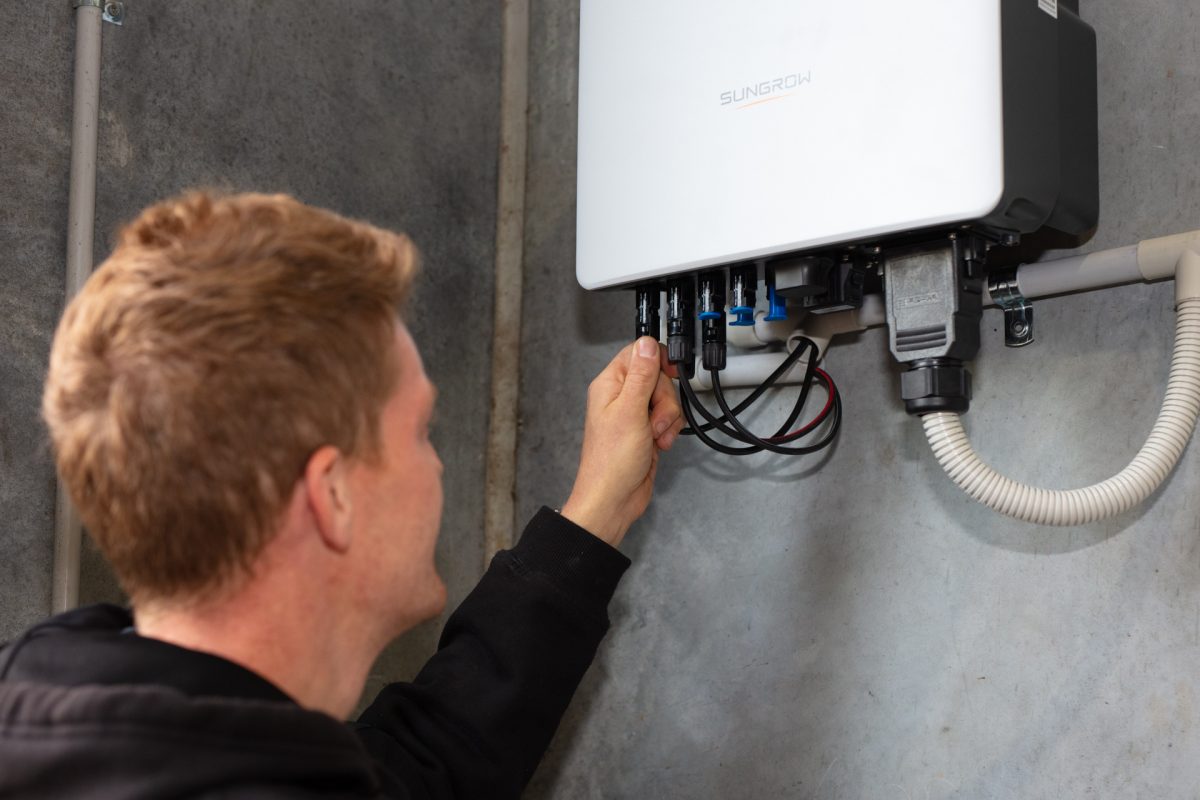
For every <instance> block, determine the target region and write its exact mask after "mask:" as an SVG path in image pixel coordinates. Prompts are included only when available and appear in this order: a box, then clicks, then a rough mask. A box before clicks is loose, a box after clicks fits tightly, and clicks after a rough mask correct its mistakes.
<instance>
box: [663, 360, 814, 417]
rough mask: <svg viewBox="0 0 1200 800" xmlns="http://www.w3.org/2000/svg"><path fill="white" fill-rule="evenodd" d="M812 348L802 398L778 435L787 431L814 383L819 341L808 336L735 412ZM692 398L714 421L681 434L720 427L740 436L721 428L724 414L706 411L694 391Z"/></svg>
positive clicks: (737, 412) (751, 402)
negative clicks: (714, 414)
mask: <svg viewBox="0 0 1200 800" xmlns="http://www.w3.org/2000/svg"><path fill="white" fill-rule="evenodd" d="M810 350H811V356H810V357H809V360H808V369H806V370H805V373H804V379H803V380H802V382H801V383H802V388H801V390H800V398H799V400H798V402H797V404H796V406H795V407H794V408H793V410H792V414H791V415H790V416H789V417H788V421H787V422H785V423H784V424H783V426H782V427H781V428H780V429H779V431H778V432H777V433H776V435H777V436H778V435H780V434H783V433H784V432H785V431H787V429H788V428H789V427H791V426H792V424H793V423H794V422H795V421H796V418H797V417H799V416H800V412H801V411H802V410H803V408H804V403H805V401H806V400H807V399H808V391H809V388H810V387H811V385H812V376H813V370H814V369H815V368H816V355H817V343H816V342H814V341H813V340H812V339H809V338H807V337H801V338H800V341H799V342H798V343H797V345H796V349H795V350H793V351H792V352H790V353H788V355H787V357H786V358H784V359H783V362H782V363H781V364H780V365H779V366H778V367H776V368H775V371H774V372H772V373H771V374H770V375H768V376H767V379H766V380H765V381H763V382H762V383H761V384H759V385H758V388H756V389H755V390H754V391H753V392H751V393H750V394H749V395H747V396H746V398H745V399H744V400H742V401H741V402H740V403H738V404H737V405H736V406H734V407H733V413H735V414H741V413H742V412H744V411H745V410H746V409H747V408H749V407H750V406H751V405H752V404H753V403H754V401H755V400H757V399H758V398H760V397H762V395H763V393H764V392H766V391H767V389H770V388H771V387H772V386H774V385H775V383H776V382H777V381H778V380H779V379H780V378H782V377H783V376H784V375H785V374H786V373H787V372H788V370H790V369H791V368H792V367H793V366H794V365H795V363H796V362H797V361H799V360H800V357H801V356H803V355H804V353H805V352H807V351H810ZM691 400H692V402H693V403H695V404H696V406H697V407H698V408H699V409H700V411H701V413H702V414H703V416H704V417H705V419H708V420H712V421H710V422H709V423H707V424H705V425H702V426H700V427H699V428H696V427H695V426H692V427H688V428H684V429H683V430H681V431H680V435H682V436H694V435H696V431H697V430H700V431H710V430H712V429H713V428H718V429H720V430H721V432H722V433H724V434H726V435H728V436H731V437H733V438H738V437H737V435H736V434H735V433H732V432H731V431H729V430H728V429H722V428H720V425H721V423H723V422H725V417H724V416H721V417H716V418H715V419H714V417H713V415H711V414H707V413H704V412H705V411H706V409H705V408H704V406H703V405H701V404H700V403H699V402H698V401H697V400H696V396H695V394H694V393H693V394H692V398H691Z"/></svg>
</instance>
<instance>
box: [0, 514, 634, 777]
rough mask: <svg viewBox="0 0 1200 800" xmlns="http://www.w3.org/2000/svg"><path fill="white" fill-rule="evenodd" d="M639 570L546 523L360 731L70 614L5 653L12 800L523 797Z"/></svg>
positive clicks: (4, 742) (4, 758)
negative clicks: (617, 598)
mask: <svg viewBox="0 0 1200 800" xmlns="http://www.w3.org/2000/svg"><path fill="white" fill-rule="evenodd" d="M628 565H629V561H628V559H626V558H625V557H624V556H622V555H621V554H620V553H618V552H617V551H616V550H614V549H613V548H611V547H609V546H608V545H607V544H605V543H603V542H601V541H600V540H599V539H596V538H595V537H593V536H591V535H590V534H588V533H587V532H585V531H583V530H581V529H580V528H577V527H575V526H574V525H572V524H571V523H570V522H568V521H566V520H564V519H563V518H562V517H560V516H559V515H557V514H555V513H554V512H553V511H550V510H548V509H542V510H541V511H540V512H539V513H538V514H537V515H536V516H535V517H534V518H533V520H532V521H531V522H530V523H529V525H528V527H527V528H526V529H525V533H524V535H523V536H522V537H521V541H520V544H518V545H517V546H516V547H515V548H513V549H512V550H511V551H506V552H502V553H500V554H499V555H497V556H496V558H495V559H494V560H493V561H492V564H491V567H490V568H489V569H488V571H487V573H486V574H485V575H484V577H483V579H482V580H481V581H480V582H479V585H478V586H477V587H476V588H475V590H474V591H472V592H471V594H470V595H468V597H467V598H466V600H464V601H463V603H462V605H461V606H460V607H459V608H458V609H457V610H456V611H455V612H454V614H453V615H451V617H450V619H449V621H448V622H447V623H446V629H445V631H444V632H443V634H442V638H441V640H440V642H439V645H438V651H437V653H436V654H435V655H434V656H433V658H432V659H430V661H429V663H428V664H426V665H425V667H424V669H422V670H421V672H420V674H419V675H418V676H417V678H416V680H415V681H413V682H412V683H411V684H408V683H396V684H392V685H391V686H388V687H387V688H385V689H384V690H383V691H382V692H380V693H379V697H378V698H377V699H376V700H375V702H374V703H372V705H371V706H370V707H369V708H368V709H367V710H366V712H365V713H364V714H363V715H362V717H361V718H360V719H359V720H358V722H357V723H352V724H350V725H349V726H347V725H345V724H343V723H340V722H338V721H336V720H334V719H333V718H331V717H329V716H326V715H324V714H321V713H319V712H315V711H307V710H305V709H303V708H300V707H299V706H298V705H296V704H295V703H294V702H292V701H291V700H290V699H289V698H288V697H287V696H286V695H285V694H283V692H281V691H280V690H279V689H277V688H276V687H275V686H273V685H272V684H270V683H269V682H267V681H266V680H265V679H263V678H261V677H259V676H258V675H255V674H254V673H252V672H250V671H248V670H246V669H243V668H242V667H240V666H238V665H236V664H233V663H231V662H229V661H226V660H224V659H221V658H218V657H216V656H211V655H206V654H203V653H198V652H195V651H191V650H186V649H184V648H180V647H176V646H174V645H170V644H167V643H165V642H161V641H157V640H153V639H147V638H144V637H141V636H138V635H137V634H136V633H135V632H133V630H132V628H131V627H130V626H131V625H132V619H131V617H130V615H129V613H128V612H127V611H126V610H124V609H121V608H118V607H116V606H92V607H89V608H83V609H79V610H76V611H72V612H68V613H66V614H62V615H60V616H57V617H54V618H53V619H50V620H48V621H47V622H44V623H42V624H40V625H37V626H35V627H34V628H31V629H30V630H29V631H27V632H26V633H25V634H24V635H22V636H21V637H20V638H19V639H17V640H15V641H14V642H12V643H10V644H9V645H8V646H7V647H5V648H4V649H2V650H0V797H2V798H8V797H22V798H24V797H64V798H97V799H98V798H104V799H105V800H108V798H184V797H189V798H190V797H222V798H250V797H255V798H299V797H391V798H512V797H517V796H518V795H519V794H520V792H521V790H522V788H524V786H525V784H526V783H527V782H528V781H529V778H530V776H531V775H532V774H533V770H534V768H535V767H536V766H537V763H538V760H539V759H540V758H541V756H542V753H543V752H544V751H545V749H546V747H547V745H548V744H549V742H550V737H551V736H552V735H553V733H554V730H555V728H556V727H557V725H558V722H559V719H560V717H561V716H562V714H563V711H564V710H565V709H566V707H567V703H568V702H569V700H570V698H571V695H572V694H573V693H574V691H575V688H576V686H577V685H578V684H579V681H580V679H581V678H582V676H583V673H584V671H585V670H586V669H587V667H588V665H589V664H590V663H591V660H592V657H593V656H594V654H595V651H596V647H597V646H598V645H599V643H600V640H601V638H602V637H603V636H604V633H605V631H606V630H607V628H608V616H607V613H606V611H605V609H606V607H607V605H608V602H609V600H610V599H611V597H612V593H613V591H614V590H615V588H616V584H617V581H618V580H619V579H620V577H621V575H622V573H623V572H624V571H625V569H626V568H627V567H628Z"/></svg>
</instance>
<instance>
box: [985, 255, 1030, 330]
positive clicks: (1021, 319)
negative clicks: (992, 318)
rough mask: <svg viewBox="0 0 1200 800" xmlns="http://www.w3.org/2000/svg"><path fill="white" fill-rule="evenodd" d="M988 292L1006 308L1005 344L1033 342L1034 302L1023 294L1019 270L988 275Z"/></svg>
mask: <svg viewBox="0 0 1200 800" xmlns="http://www.w3.org/2000/svg"><path fill="white" fill-rule="evenodd" d="M988 294H990V295H991V298H992V302H993V303H995V304H996V305H997V306H999V307H1000V308H1002V309H1003V310H1004V345H1005V346H1006V347H1024V346H1025V345H1027V344H1033V304H1032V303H1030V302H1029V301H1028V300H1027V299H1025V295H1023V294H1021V287H1020V286H1018V285H1017V270H1016V268H1015V267H1014V268H1013V269H1007V270H1002V271H999V272H995V273H992V274H991V275H989V276H988Z"/></svg>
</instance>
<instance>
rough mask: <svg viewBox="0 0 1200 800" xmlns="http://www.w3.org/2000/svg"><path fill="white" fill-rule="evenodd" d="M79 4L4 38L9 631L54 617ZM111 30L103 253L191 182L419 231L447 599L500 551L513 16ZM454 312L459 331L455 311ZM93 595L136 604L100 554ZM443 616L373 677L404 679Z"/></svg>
mask: <svg viewBox="0 0 1200 800" xmlns="http://www.w3.org/2000/svg"><path fill="white" fill-rule="evenodd" d="M70 6H71V4H70V2H69V0H61V2H52V3H51V2H45V3H42V2H38V3H32V4H29V5H28V6H27V7H24V8H23V10H22V13H21V15H20V18H19V19H18V20H15V21H14V20H10V21H9V23H8V24H6V25H5V26H4V27H3V29H0V63H3V65H4V66H5V69H6V72H7V74H8V75H9V76H19V80H10V81H6V82H5V84H4V88H3V89H0V107H3V108H4V114H3V116H2V117H0V146H2V148H3V150H2V151H0V154H2V155H3V157H2V158H0V196H2V202H0V253H3V255H2V256H0V271H2V272H0V274H2V275H3V284H4V291H3V292H0V382H2V386H3V389H2V394H0V403H2V406H0V409H2V412H3V416H2V417H0V518H2V519H3V521H4V522H3V525H4V528H3V533H2V535H0V639H3V638H6V637H8V636H11V635H13V634H14V633H16V632H17V631H18V630H20V629H21V628H22V627H24V626H25V625H27V624H28V623H29V622H31V621H33V620H36V619H38V618H40V617H42V616H44V615H45V614H46V613H48V611H49V586H50V561H51V557H52V544H51V538H52V525H53V502H54V494H53V492H54V482H53V470H52V465H51V462H50V459H49V457H48V448H47V447H46V444H45V434H44V432H43V429H42V427H41V426H40V424H39V423H38V421H37V405H38V398H39V395H40V391H41V381H42V375H43V374H44V369H45V362H46V358H47V353H48V351H49V341H50V337H51V335H52V332H53V326H54V324H55V322H56V320H57V317H58V314H59V313H60V312H61V307H62V301H63V252H64V250H65V236H66V233H65V230H66V216H67V210H66V196H67V175H68V165H69V158H70V155H69V144H70V117H71V74H72V64H73V62H72V58H73V47H74V23H73V19H72V17H71V13H72V12H71V10H70ZM126 8H127V11H128V14H127V19H126V22H125V26H124V27H122V28H115V27H112V26H107V25H106V26H105V29H104V57H103V90H102V96H101V117H100V120H101V125H100V135H99V141H100V153H101V156H100V164H99V170H98V189H97V198H96V199H97V216H98V220H97V229H96V230H97V236H96V258H97V263H99V260H100V259H102V258H103V257H104V255H105V254H106V253H107V252H108V250H109V248H110V246H111V243H112V241H113V235H114V233H115V231H116V229H117V227H118V226H119V225H120V223H121V221H122V220H125V219H128V218H129V217H131V216H133V215H134V214H136V213H137V211H138V210H139V209H140V208H142V207H143V206H145V205H147V204H149V203H151V202H153V201H155V200H157V199H160V198H163V197H165V196H168V195H171V194H173V193H176V192H178V191H180V190H183V189H185V188H189V187H196V186H201V187H216V188H223V189H238V190H248V189H254V190H262V191H283V192H289V193H292V194H294V195H296V196H297V197H299V198H300V199H302V200H305V201H307V202H310V203H313V204H316V205H320V206H326V207H328V208H331V209H334V210H336V211H338V212H341V213H344V214H347V215H351V216H355V217H361V218H365V219H367V220H369V221H371V222H373V223H376V224H378V225H381V226H384V227H388V228H393V229H396V230H403V231H406V232H408V233H409V234H410V235H411V236H412V237H413V239H414V240H415V241H416V242H417V244H418V245H419V246H420V248H421V250H422V252H423V261H424V274H423V276H422V278H421V279H420V282H419V287H418V289H417V292H416V296H415V298H414V301H413V303H412V306H411V308H410V313H409V315H408V322H409V325H410V327H411V329H412V331H413V334H414V337H415V338H416V340H417V343H418V345H419V346H420V348H421V350H422V352H423V354H424V358H425V362H426V368H427V370H428V372H429V373H430V375H431V377H432V378H433V379H434V381H435V382H436V383H437V384H438V385H439V387H440V389H441V399H440V401H439V404H440V410H439V416H440V418H441V419H442V420H445V421H446V422H447V424H443V425H442V426H440V427H439V428H438V429H437V430H436V432H435V438H436V442H437V445H438V448H439V450H440V452H441V454H442V457H443V460H444V461H445V462H446V473H445V482H446V514H445V523H444V526H443V537H442V541H441V545H440V547H439V551H438V564H439V568H440V570H441V572H442V575H443V576H444V577H445V578H446V579H447V584H448V586H449V590H450V599H451V603H452V604H453V603H455V602H456V601H457V600H458V599H461V597H462V596H463V595H464V594H465V593H466V592H467V591H469V589H470V588H471V587H472V586H473V585H474V583H475V581H476V580H477V578H478V576H479V574H480V566H481V562H482V534H481V528H482V485H483V452H484V442H485V438H486V430H487V412H488V398H487V394H486V392H480V391H479V387H480V386H481V385H483V386H486V385H487V382H488V379H489V356H490V353H489V350H488V348H487V346H486V342H488V341H489V338H490V331H491V303H492V299H491V298H492V288H493V285H492V281H491V277H490V276H491V274H492V263H493V258H494V253H493V251H494V244H493V238H494V230H495V229H494V221H495V214H496V152H497V148H498V128H499V71H500V18H499V15H498V13H497V12H496V9H495V8H494V6H493V4H491V3H487V2H482V0H451V2H438V3H432V2H394V3H380V2H373V1H369V0H353V1H352V2H339V3H337V4H336V9H335V8H334V6H333V5H330V4H328V3H323V4H314V3H295V2H289V0H269V1H263V2H254V3H250V2H233V3H221V4H218V6H216V7H208V6H199V5H196V4H192V3H178V2H171V1H170V0H127V2H126ZM451 320H452V321H453V324H452V325H448V324H447V322H449V321H451ZM86 556H87V557H86V559H85V569H84V576H83V587H82V592H81V594H82V595H83V596H82V600H83V601H84V602H87V601H91V600H97V599H109V598H115V597H117V596H118V594H117V590H116V589H115V586H114V584H113V582H112V579H111V577H110V576H109V575H108V573H107V570H106V569H105V568H104V566H103V564H102V562H100V561H99V560H98V558H96V556H95V554H94V552H92V551H91V550H90V549H89V550H88V551H86ZM439 629H440V622H434V623H430V624H427V625H425V626H423V627H421V628H420V629H418V630H416V631H414V632H412V633H411V634H409V635H408V636H407V637H405V639H403V640H402V641H400V642H399V643H398V644H397V646H396V647H394V648H392V649H391V650H390V651H389V652H388V654H386V655H385V657H384V658H382V659H381V660H380V661H379V662H378V663H377V665H376V668H375V671H374V672H373V674H372V677H371V683H370V684H369V685H368V691H369V692H370V691H372V689H374V688H378V686H379V685H380V684H381V683H382V682H383V681H384V680H385V679H396V678H400V677H408V676H411V674H412V673H413V672H414V671H415V669H416V668H417V667H419V665H420V664H421V663H422V662H423V661H424V659H425V658H426V657H427V656H428V654H429V653H430V652H432V650H433V647H434V643H435V640H436V634H437V631H438V630H439Z"/></svg>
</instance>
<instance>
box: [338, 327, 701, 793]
mask: <svg viewBox="0 0 1200 800" xmlns="http://www.w3.org/2000/svg"><path fill="white" fill-rule="evenodd" d="M643 342H644V343H647V345H649V346H647V347H646V349H645V350H641V351H639V350H638V349H637V347H636V344H640V343H643ZM636 344H635V345H630V346H629V347H627V348H625V349H624V350H623V351H621V353H619V354H618V355H617V357H616V358H615V359H614V360H613V362H612V363H611V364H609V366H608V367H607V368H606V369H605V370H604V371H603V372H602V373H601V374H600V375H599V376H598V377H597V378H596V380H595V381H593V382H592V385H591V387H590V388H589V391H588V414H587V424H586V428H585V432H584V445H583V453H582V455H581V459H580V468H579V473H578V476H577V478H576V481H575V486H574V488H573V489H572V492H571V498H570V500H568V502H567V505H566V506H564V508H563V513H562V514H561V515H560V514H557V513H555V512H553V511H550V510H549V509H545V508H543V509H542V510H541V511H539V512H538V514H537V515H536V516H535V517H534V518H533V520H532V521H531V522H530V523H529V525H528V526H527V527H526V529H525V532H524V534H523V535H522V537H521V540H520V542H519V543H518V544H517V546H516V547H515V548H513V549H512V550H510V551H505V552H501V553H499V554H498V555H497V556H496V558H495V559H494V560H493V561H492V564H491V566H490V567H489V569H488V571H487V573H486V574H485V575H484V577H483V579H482V580H481V581H480V583H479V585H478V586H477V587H476V588H475V589H474V591H472V592H471V594H470V595H468V597H467V598H466V600H465V601H463V604H462V605H461V606H459V608H458V609H457V610H456V611H455V612H454V614H453V615H451V617H450V620H449V621H448V622H447V625H446V629H445V631H444V633H443V634H442V638H441V641H440V642H439V646H438V652H437V653H436V654H435V655H434V657H433V658H432V659H431V660H430V661H429V663H428V664H426V666H425V668H424V669H422V671H421V673H420V674H419V675H418V676H417V679H416V680H415V681H414V682H413V683H412V684H393V685H391V686H389V687H387V688H386V689H384V690H383V691H382V692H380V694H379V697H378V698H377V699H376V700H375V702H374V703H373V704H372V705H371V707H370V708H368V709H367V711H366V712H365V713H364V714H363V716H362V717H361V719H360V720H359V722H358V724H357V725H356V729H357V731H358V733H359V735H360V737H361V738H362V740H363V741H364V743H365V744H366V746H367V748H368V749H369V750H370V751H371V752H372V754H373V755H374V756H375V757H376V758H377V759H378V760H379V761H380V762H381V763H382V764H383V765H384V766H385V767H386V768H387V769H388V771H389V772H390V773H391V776H385V781H386V780H387V778H389V777H395V779H396V780H397V781H398V782H399V785H397V786H395V787H394V790H395V791H405V792H407V793H408V794H409V795H410V796H412V797H434V798H442V797H444V798H451V797H454V798H467V797H470V798H474V797H487V798H515V797H517V796H518V795H519V794H520V792H521V790H522V789H523V788H524V787H525V784H526V783H527V782H528V781H529V778H530V777H531V776H532V774H533V771H534V769H535V768H536V766H537V763H538V761H539V760H540V759H541V756H542V754H543V753H544V752H545V749H546V747H547V745H548V744H549V742H550V739H551V737H552V736H553V734H554V731H555V729H556V728H557V727H558V723H559V720H560V719H561V717H562V714H563V712H564V711H565V710H566V707H567V704H568V702H569V701H570V698H571V696H572V695H573V694H574V692H575V689H576V687H577V686H578V685H579V681H580V680H581V679H582V677H583V674H584V672H586V670H587V668H588V665H589V664H590V663H591V661H592V658H593V657H594V655H595V653H596V648H597V647H598V646H599V643H600V640H601V639H602V638H603V636H604V634H605V632H606V631H607V629H608V615H607V611H606V609H607V606H608V602H609V600H610V599H611V597H612V593H613V591H614V590H615V588H616V585H617V582H618V580H619V579H620V577H621V575H622V573H624V571H625V569H626V568H627V567H628V566H629V560H628V559H627V558H625V557H624V556H623V555H621V554H620V553H619V552H617V551H616V549H615V546H616V545H617V544H619V543H620V541H621V539H622V538H623V537H624V535H625V532H626V531H627V530H628V528H629V525H630V524H632V522H633V521H634V520H636V519H637V518H638V517H639V516H641V514H642V512H643V511H645V508H646V505H647V504H648V503H649V500H650V494H651V491H652V489H653V483H654V474H655V470H656V468H657V463H658V452H659V450H660V449H666V448H668V447H670V446H671V444H672V443H673V441H674V439H675V436H676V435H677V434H678V431H679V429H680V428H681V427H682V421H681V419H680V409H679V406H678V404H677V402H676V400H675V396H674V392H673V391H672V390H671V383H670V379H669V377H668V376H667V375H665V374H664V373H663V366H662V362H663V358H662V353H661V352H660V348H659V345H658V344H657V343H655V342H653V340H652V339H648V338H643V339H642V340H639V343H636ZM402 796H403V795H402Z"/></svg>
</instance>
